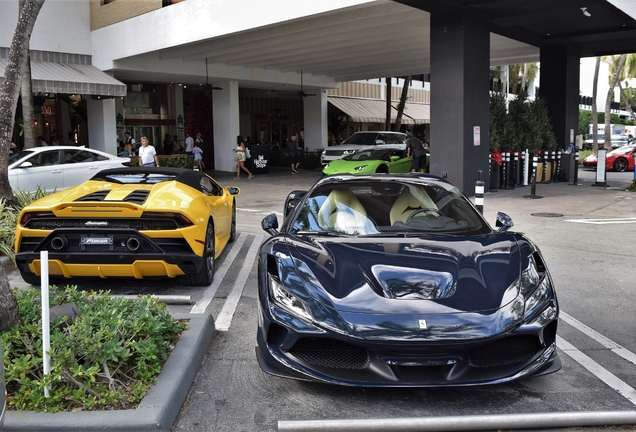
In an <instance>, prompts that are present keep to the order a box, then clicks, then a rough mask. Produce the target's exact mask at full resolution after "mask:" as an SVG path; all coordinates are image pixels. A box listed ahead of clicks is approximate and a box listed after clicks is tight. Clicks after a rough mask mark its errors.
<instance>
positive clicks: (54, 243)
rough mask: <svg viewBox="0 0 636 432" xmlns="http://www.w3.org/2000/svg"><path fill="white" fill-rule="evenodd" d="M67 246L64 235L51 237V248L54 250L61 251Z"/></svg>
mask: <svg viewBox="0 0 636 432" xmlns="http://www.w3.org/2000/svg"><path fill="white" fill-rule="evenodd" d="M67 246H68V240H67V239H66V237H64V236H58V237H53V239H52V240H51V248H53V250H55V251H61V250H64V249H66V247H67Z"/></svg>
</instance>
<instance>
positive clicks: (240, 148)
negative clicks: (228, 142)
mask: <svg viewBox="0 0 636 432" xmlns="http://www.w3.org/2000/svg"><path fill="white" fill-rule="evenodd" d="M245 149H246V147H245V140H243V137H242V136H240V135H239V136H237V137H236V148H235V149H234V154H235V156H236V177H234V180H238V179H240V178H241V170H243V171H245V172H246V173H247V174H248V175H249V177H247V179H248V180H249V179H251V178H252V177H254V175H253V174H252V173H251V172H250V170H248V169H247V167H246V166H245V160H246V159H247V158H246V157H245Z"/></svg>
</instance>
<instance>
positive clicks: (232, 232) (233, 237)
mask: <svg viewBox="0 0 636 432" xmlns="http://www.w3.org/2000/svg"><path fill="white" fill-rule="evenodd" d="M234 240H236V200H233V201H232V227H231V228H230V239H229V240H228V242H229V243H233V242H234Z"/></svg>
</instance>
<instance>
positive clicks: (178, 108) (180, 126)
mask: <svg viewBox="0 0 636 432" xmlns="http://www.w3.org/2000/svg"><path fill="white" fill-rule="evenodd" d="M173 87H174V109H175V111H174V113H175V118H176V119H177V124H176V127H177V136H178V137H179V140H180V141H181V142H182V143H183V140H184V139H185V133H184V128H185V116H184V114H183V86H180V85H174V86H173Z"/></svg>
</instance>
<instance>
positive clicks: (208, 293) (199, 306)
mask: <svg viewBox="0 0 636 432" xmlns="http://www.w3.org/2000/svg"><path fill="white" fill-rule="evenodd" d="M245 239H247V234H246V233H241V235H239V238H238V239H237V240H236V242H235V243H234V244H233V245H232V249H231V250H230V252H229V253H228V254H227V257H225V260H223V264H221V267H220V268H219V269H218V270H216V271H215V272H214V279H212V284H211V285H210V286H209V287H207V288H206V289H205V292H204V293H203V297H201V300H199V301H198V302H197V303H196V304H195V305H194V306H193V307H192V310H190V313H192V314H196V313H205V310H206V309H207V307H208V305H209V304H210V302H211V301H212V299H213V298H214V294H216V290H217V289H218V288H219V285H221V282H223V278H224V277H225V274H226V273H227V271H228V270H229V268H230V267H231V266H232V263H233V262H234V260H235V259H236V256H237V255H238V253H239V251H240V250H241V248H242V247H243V243H245Z"/></svg>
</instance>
